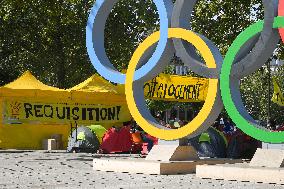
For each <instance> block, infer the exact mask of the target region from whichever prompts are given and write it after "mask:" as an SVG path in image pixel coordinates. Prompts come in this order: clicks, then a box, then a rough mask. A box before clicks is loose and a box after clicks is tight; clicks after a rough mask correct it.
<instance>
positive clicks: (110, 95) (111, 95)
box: [68, 75, 131, 128]
mask: <svg viewBox="0 0 284 189" xmlns="http://www.w3.org/2000/svg"><path fill="white" fill-rule="evenodd" d="M68 91H70V93H71V100H72V101H73V102H75V103H87V104H89V105H96V106H98V107H100V112H98V111H96V114H100V117H104V116H102V114H105V112H101V110H102V111H104V109H107V113H106V115H107V117H108V119H105V120H104V119H103V118H100V120H102V121H103V123H104V124H103V126H104V127H105V128H109V127H111V126H113V125H114V124H121V123H122V122H125V121H129V120H130V119H131V115H130V112H129V110H128V106H127V102H126V98H125V94H124V93H120V91H119V88H118V87H117V86H115V85H113V84H112V83H110V82H108V81H106V80H105V79H103V78H102V77H100V76H98V75H93V76H91V77H90V78H88V79H87V80H86V81H84V82H82V83H80V84H79V85H77V86H75V87H73V88H71V89H68ZM118 114H119V117H117V118H116V119H109V118H113V116H118ZM98 117H99V116H97V117H96V118H98ZM97 123H100V122H97ZM100 124H102V123H100Z"/></svg>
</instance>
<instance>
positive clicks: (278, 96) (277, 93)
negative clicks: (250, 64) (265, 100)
mask: <svg viewBox="0 0 284 189" xmlns="http://www.w3.org/2000/svg"><path fill="white" fill-rule="evenodd" d="M273 86H274V93H273V97H272V102H274V103H276V104H278V105H279V106H284V98H283V94H282V92H281V90H280V87H279V85H278V83H277V81H276V79H275V78H273Z"/></svg>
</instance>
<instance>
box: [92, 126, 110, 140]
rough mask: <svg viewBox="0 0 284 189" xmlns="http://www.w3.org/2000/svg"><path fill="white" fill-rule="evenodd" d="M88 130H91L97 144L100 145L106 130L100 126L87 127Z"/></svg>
mask: <svg viewBox="0 0 284 189" xmlns="http://www.w3.org/2000/svg"><path fill="white" fill-rule="evenodd" d="M88 128H89V129H91V131H92V132H93V133H94V134H95V135H97V138H98V139H99V142H100V143H102V140H103V136H104V135H105V133H106V132H107V130H106V129H105V128H104V127H103V126H102V125H91V126H88Z"/></svg>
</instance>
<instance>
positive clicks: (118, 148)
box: [101, 127, 132, 153]
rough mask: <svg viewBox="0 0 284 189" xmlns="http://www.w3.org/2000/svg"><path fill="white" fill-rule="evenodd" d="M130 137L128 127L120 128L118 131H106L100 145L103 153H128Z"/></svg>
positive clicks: (112, 129) (130, 144) (130, 142)
mask: <svg viewBox="0 0 284 189" xmlns="http://www.w3.org/2000/svg"><path fill="white" fill-rule="evenodd" d="M131 146H132V136H131V134H130V128H129V127H122V128H121V129H120V130H119V131H116V129H114V128H111V129H109V130H108V131H107V133H106V134H105V136H104V138H103V142H102V144H101V149H102V150H103V151H104V152H105V153H115V152H130V150H131Z"/></svg>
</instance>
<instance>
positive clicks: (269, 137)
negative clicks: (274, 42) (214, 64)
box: [220, 16, 284, 143]
mask: <svg viewBox="0 0 284 189" xmlns="http://www.w3.org/2000/svg"><path fill="white" fill-rule="evenodd" d="M263 25H264V22H263V21H258V22H257V23H255V24H253V25H251V26H250V27H248V28H247V29H246V30H245V31H243V32H242V33H241V34H240V35H239V36H238V37H237V39H236V40H235V41H234V42H233V44H232V45H231V47H230V48H229V50H228V52H227V54H226V57H225V59H224V63H223V65H222V69H221V75H220V88H221V95H222V99H223V103H224V106H225V108H226V110H227V113H228V114H229V116H230V117H231V119H232V120H233V121H234V123H235V124H236V125H237V127H238V128H239V129H241V130H242V131H243V132H245V133H246V134H248V135H250V136H252V137H253V138H255V139H257V140H260V141H264V142H269V143H283V142H284V132H269V131H268V130H265V129H261V128H260V126H258V125H257V124H252V123H251V122H250V121H249V120H248V119H246V118H245V117H244V116H242V115H241V114H240V112H239V110H238V108H237V107H236V103H235V102H234V101H233V97H232V91H231V87H232V80H233V79H231V71H232V66H233V62H234V59H235V57H236V55H237V54H238V52H239V50H240V49H241V47H242V46H243V45H244V44H245V43H246V42H247V41H248V40H249V39H251V38H252V37H254V36H255V35H256V34H258V33H259V32H261V31H262V30H263ZM283 27H284V17H280V16H279V17H276V18H275V20H274V24H273V28H283ZM234 79H235V78H234ZM235 80H236V79H235ZM236 81H237V82H238V80H236ZM257 127H258V128H257Z"/></svg>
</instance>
